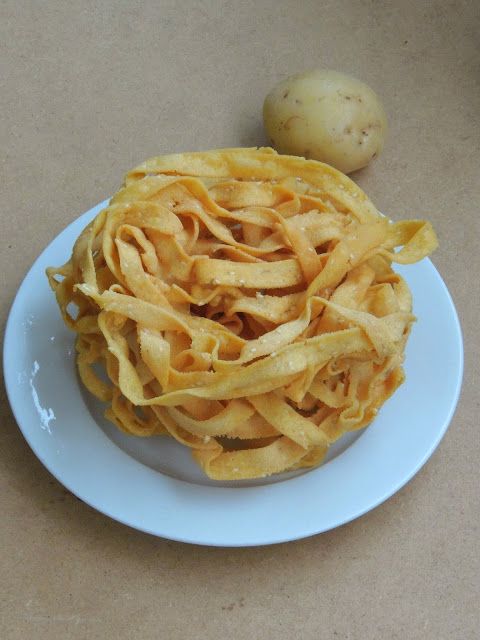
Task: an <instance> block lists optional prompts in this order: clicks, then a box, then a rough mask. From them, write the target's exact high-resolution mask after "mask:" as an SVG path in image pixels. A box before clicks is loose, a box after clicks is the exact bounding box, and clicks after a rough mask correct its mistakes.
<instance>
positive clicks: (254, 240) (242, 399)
mask: <svg viewBox="0 0 480 640" xmlns="http://www.w3.org/2000/svg"><path fill="white" fill-rule="evenodd" d="M436 246H437V240H436V237H435V234H434V231H433V229H432V227H431V225H430V224H429V223H428V222H423V221H419V220H407V221H402V222H393V223H392V222H389V221H388V220H387V219H386V218H384V217H383V216H381V215H380V214H379V212H378V211H377V210H376V209H375V207H374V206H373V204H372V203H371V202H370V200H369V199H368V198H367V196H366V195H365V194H364V193H363V192H362V191H361V190H360V189H359V188H358V187H357V186H356V185H355V184H354V183H353V182H352V181H351V180H350V179H349V178H347V177H346V176H345V175H343V174H341V173H339V172H338V171H336V170H334V169H332V168H331V167H329V166H328V165H324V164H321V163H319V162H316V161H313V160H304V159H302V158H298V157H290V156H281V155H277V154H276V153H275V152H274V151H273V150H272V149H268V148H262V149H225V150H220V151H210V152H205V153H185V154H175V155H168V156H163V157H158V158H152V159H151V160H147V161H146V162H145V163H143V164H141V165H140V166H139V167H137V168H136V169H133V170H132V171H130V172H129V173H128V174H127V175H126V177H125V182H124V186H123V187H122V189H120V191H119V192H118V193H117V194H116V195H115V196H114V197H113V198H112V200H111V201H110V203H109V206H108V207H107V208H106V209H104V210H103V211H101V212H100V213H99V214H98V215H97V217H96V218H95V220H93V222H91V223H90V224H89V225H88V226H87V227H86V229H85V230H84V231H83V232H82V234H81V235H80V237H79V238H78V240H77V241H76V243H75V246H74V248H73V253H72V256H71V258H70V260H69V261H68V262H67V263H66V264H65V265H63V266H62V267H59V268H53V267H50V268H48V269H47V275H48V278H49V282H50V286H51V288H52V289H53V291H54V292H55V294H56V298H57V302H58V304H59V307H60V309H61V312H62V315H63V319H64V321H65V323H66V325H67V326H68V327H70V328H71V329H73V330H74V331H75V332H76V333H77V334H78V336H77V342H76V349H77V352H78V357H77V362H78V371H79V374H80V377H81V379H82V381H83V383H84V385H85V386H86V387H87V389H89V391H90V392H91V393H93V394H94V395H95V396H96V397H97V398H98V399H100V400H102V401H104V402H106V403H108V405H109V406H108V408H107V410H106V414H105V415H106V416H107V418H108V419H110V420H111V421H112V422H114V423H115V424H116V425H117V427H118V428H119V429H121V430H122V431H124V432H125V433H127V434H132V435H136V436H151V435H153V434H165V435H169V436H171V437H173V438H175V439H176V440H178V441H179V442H181V443H182V444H184V445H186V446H188V447H190V448H191V452H192V456H193V458H194V460H195V461H196V462H197V463H198V464H199V465H200V466H201V467H202V469H204V471H205V473H206V474H207V475H208V476H209V477H211V478H214V479H218V480H234V479H243V478H258V477H263V476H266V475H270V474H274V473H280V472H283V471H287V470H292V469H298V468H304V467H312V466H315V465H318V464H319V462H320V461H321V460H322V458H323V456H324V455H325V453H326V451H327V450H328V447H329V446H330V444H331V443H332V442H334V441H335V440H337V439H338V438H340V437H341V436H342V435H343V434H344V433H345V432H347V431H350V430H353V429H360V428H362V427H365V426H366V425H368V424H369V423H370V422H371V421H372V420H373V419H374V417H375V415H376V414H377V412H378V410H379V408H380V407H381V406H382V404H383V403H384V402H385V401H386V400H387V399H388V398H389V397H390V396H391V395H392V394H393V393H394V392H395V390H396V389H397V388H398V387H399V385H400V384H402V382H403V380H404V377H405V376H404V372H403V369H402V366H401V364H402V362H403V359H404V349H405V344H406V341H407V338H408V334H409V331H410V328H411V325H412V323H413V322H414V320H415V318H414V316H413V315H412V299H411V294H410V291H409V289H408V286H407V285H406V283H405V281H404V280H403V279H402V278H401V277H400V276H399V275H398V274H396V273H394V271H393V270H392V267H391V263H392V262H397V263H400V264H410V263H413V262H416V261H418V260H421V259H422V258H424V257H425V256H427V255H428V254H429V253H431V252H432V251H433V250H434V249H435V248H436ZM398 247H402V248H401V249H400V250H398V251H395V249H396V248H398ZM72 308H75V311H72ZM98 364H100V365H102V366H103V367H104V369H105V370H106V373H107V374H108V379H109V383H106V382H104V381H103V380H102V379H101V377H99V375H98V370H96V367H97V365H98Z"/></svg>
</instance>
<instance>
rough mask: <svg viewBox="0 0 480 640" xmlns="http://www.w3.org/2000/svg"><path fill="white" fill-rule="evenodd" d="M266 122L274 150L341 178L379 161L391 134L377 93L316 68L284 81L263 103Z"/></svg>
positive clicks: (360, 83)
mask: <svg viewBox="0 0 480 640" xmlns="http://www.w3.org/2000/svg"><path fill="white" fill-rule="evenodd" d="M263 122H264V125H265V130H266V132H267V135H268V136H269V138H270V141H271V144H272V146H273V147H274V148H275V149H276V150H277V151H278V152H279V153H284V154H289V155H296V156H304V157H305V158H313V159H314V160H320V161H321V162H326V163H327V164H330V165H332V166H333V167H335V168H336V169H338V170H340V171H342V172H343V173H350V172H351V171H355V170H356V169H361V168H362V167H365V166H366V165H367V164H369V162H370V161H371V160H372V159H373V158H375V157H376V156H378V155H379V154H380V153H381V151H382V149H383V146H384V143H385V138H386V134H387V120H386V116H385V111H384V109H383V106H382V103H381V102H380V100H379V98H378V97H377V95H376V94H375V93H374V92H373V90H372V89H371V88H370V87H368V86H367V85H366V84H364V83H363V82H360V81H359V80H357V79H356V78H352V77H351V76H348V75H346V74H344V73H339V72H337V71H330V70H328V69H318V70H316V71H311V72H307V73H299V74H297V75H294V76H290V77H289V78H287V79H286V80H283V81H282V82H280V83H279V84H277V86H276V87H274V88H273V89H272V91H271V92H270V93H269V94H268V96H267V97H266V98H265V102H264V105H263Z"/></svg>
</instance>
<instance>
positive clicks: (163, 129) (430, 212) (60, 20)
mask: <svg viewBox="0 0 480 640" xmlns="http://www.w3.org/2000/svg"><path fill="white" fill-rule="evenodd" d="M479 17H480V11H479V5H478V3H476V2H466V1H461V0H456V1H455V0H452V1H445V0H442V1H431V0H421V1H420V2H414V1H413V0H402V1H400V0H397V1H396V2H390V3H376V2H370V1H369V2H367V1H365V0H363V1H361V2H355V1H354V0H337V1H336V2H322V3H319V2H316V1H314V0H298V2H288V1H287V0H279V1H278V2H272V1H270V0H269V1H267V0H257V1H256V2H253V1H250V0H245V1H244V2H238V3H234V2H227V1H226V0H217V1H216V2H215V1H214V0H200V1H197V2H193V1H190V0H187V1H186V2H184V3H178V2H174V1H173V0H161V1H160V2H156V3H153V2H152V3H139V2H125V1H123V0H122V1H117V2H114V1H113V0H105V1H104V2H102V3H97V2H86V1H82V2H78V3H65V2H60V1H58V0H52V1H51V2H48V3H44V2H40V1H39V0H32V1H30V2H26V1H23V2H13V1H11V0H7V1H6V2H4V3H3V4H2V7H1V9H0V18H1V20H0V34H1V37H0V43H1V44H0V47H1V49H2V55H1V56H0V61H1V62H0V64H1V87H2V91H1V94H0V104H1V109H2V114H3V118H2V124H1V133H0V135H1V143H2V149H3V157H2V197H3V206H2V207H1V211H0V216H1V223H2V237H3V245H2V252H1V258H0V259H1V272H2V288H1V304H0V308H1V328H2V332H3V329H4V326H5V322H6V318H7V314H8V310H9V307H10V305H11V303H12V301H13V298H14V296H15V292H16V290H17V288H18V286H19V285H20V283H21V281H22V279H23V277H24V276H25V274H26V272H27V271H28V269H29V267H30V266H31V264H32V262H33V260H34V259H35V257H36V256H37V255H38V254H39V253H40V252H41V251H42V250H43V248H44V247H45V246H46V245H47V244H48V243H49V242H50V241H51V240H52V238H53V237H54V236H56V235H57V233H58V232H59V231H60V230H61V229H63V228H64V227H65V226H66V225H67V224H69V223H70V222H71V221H72V220H74V219H75V218H76V217H77V216H78V215H80V214H81V213H83V212H84V211H86V210H87V209H89V208H90V207H91V206H93V205H95V204H97V203H98V202H101V201H102V200H104V199H105V198H108V197H109V196H110V195H112V194H113V193H114V192H115V191H116V190H117V188H118V186H119V184H120V182H121V180H122V178H123V175H124V173H125V172H126V171H127V170H128V169H130V168H131V167H132V166H134V165H135V164H137V163H138V162H140V161H142V160H143V159H145V158H147V157H150V156H153V155H159V154H162V153H168V152H173V151H188V150H201V149H211V148H217V147H229V146H242V145H259V144H260V145H261V144H264V143H265V142H266V141H265V139H264V134H263V130H262V123H261V107H262V102H263V98H264V95H265V94H266V93H267V92H268V91H269V90H270V88H271V87H272V86H273V84H275V83H276V82H277V81H278V80H280V79H282V78H284V77H286V76H288V75H289V74H291V73H295V72H297V71H300V70H304V69H308V68H313V67H317V66H327V67H330V68H334V69H338V70H340V71H344V72H347V73H352V74H354V75H357V76H358V77H359V78H361V79H362V80H363V81H365V82H367V83H369V84H370V85H371V86H372V87H373V88H374V89H375V90H376V91H377V93H378V94H379V95H380V97H381V99H382V100H383V103H384V105H385V108H386V111H387V114H388V116H389V137H388V141H387V145H386V147H385V150H384V152H383V154H382V156H381V157H380V158H379V159H378V160H377V161H376V162H375V163H374V164H373V165H372V166H371V167H369V168H367V169H364V170H362V171H360V172H357V173H356V174H354V175H353V176H352V177H353V178H354V179H355V180H356V181H357V182H358V183H359V185H360V186H361V187H362V188H363V189H365V190H366V191H367V193H368V194H369V195H370V196H371V198H372V199H373V201H374V202H375V204H376V205H377V206H378V208H379V209H380V210H381V211H383V212H385V213H388V214H389V215H390V217H392V218H393V219H400V218H402V217H426V218H428V219H430V221H431V222H432V223H433V225H434V227H435V229H436V231H437V233H438V236H439V239H440V248H439V249H438V250H437V252H436V253H435V255H434V257H433V262H434V264H435V265H436V267H437V268H438V269H439V271H440V273H441V274H442V276H443V278H444V280H445V282H446V284H447V286H448V287H449V289H450V291H451V294H452V296H453V298H454V301H455V304H456V305H457V309H458V312H459V316H460V320H461V324H462V329H463V333H464V340H465V355H466V361H465V377H464V384H463V390H462V395H461V398H460V403H459V405H458V409H457V412H456V414H455V416H454V419H453V421H452V423H451V426H450V428H449V430H448V431H447V434H446V436H445V438H444V439H443V440H442V442H441V444H440V446H439V447H438V449H437V450H436V452H435V453H434V455H433V456H432V458H431V459H430V460H429V461H428V463H427V464H426V465H425V467H424V468H423V469H422V470H421V471H420V473H418V474H417V475H416V476H415V478H414V479H413V480H411V481H410V482H409V483H408V484H407V485H406V486H405V487H404V488H403V489H402V490H401V491H399V492H398V493H397V494H396V495H395V496H393V497H392V498H391V499H390V500H388V501H387V502H386V503H384V504H383V505H381V506H380V507H378V508H377V509H375V510H374V511H372V512H370V513H368V514H367V515H365V516H363V517H362V518H360V519H358V520H357V521H355V522H352V523H350V524H347V525H345V526H343V527H341V528H339V529H336V530H334V531H331V532H329V533H326V534H323V535H320V536H315V537H313V538H309V539H306V540H302V541H298V542H291V543H288V544H283V545H278V546H272V547H264V548H250V549H233V550H229V549H214V548H201V547H195V546H188V545H182V544H177V543H173V542H169V541H165V540H162V539H157V538H154V537H150V536H148V535H145V534H142V533H139V532H137V531H134V530H131V529H128V528H126V527H124V526H122V525H120V524H118V523H116V522H113V521H111V520H109V519H107V518H106V517H104V516H103V515H101V514H99V513H97V512H95V511H94V510H93V509H91V508H90V507H88V506H87V505H85V504H83V503H82V502H80V501H78V500H77V499H76V498H75V497H74V496H72V495H71V494H70V493H68V492H67V491H66V490H65V489H63V487H62V486H61V485H60V484H59V483H58V482H57V481H56V480H54V479H53V478H52V477H51V476H50V475H49V473H48V472H47V471H46V470H45V469H44V468H43V466H42V465H41V463H40V462H39V461H38V460H37V459H36V458H35V456H34V455H33V453H32V452H31V451H30V449H29V448H28V446H27V445H26V443H25V441H24V439H23V437H22V435H21V434H20V431H19V430H18V428H17V426H16V424H15V421H14V419H13V417H12V415H11V412H10V409H9V406H8V403H7V400H6V398H5V392H4V389H3V386H2V390H1V394H2V395H1V401H0V411H1V414H0V415H1V424H2V430H1V434H0V441H1V449H0V456H1V464H0V491H1V498H2V511H1V527H2V545H1V548H0V580H1V584H2V589H1V592H0V606H1V611H0V636H1V637H2V638H5V639H6V640H17V639H22V640H24V639H25V638H38V639H43V638H51V637H60V638H65V639H67V640H70V639H77V638H79V639H80V638H89V639H93V640H94V639H96V638H104V637H115V638H118V639H122V638H131V637H133V636H134V635H136V636H138V637H141V638H145V639H149V638H159V637H168V638H173V639H176V638H178V639H183V638H192V637H198V638H205V639H210V638H212V639H213V638H220V637H228V636H230V637H235V638H236V639H237V640H243V639H244V638H245V639H246V638H249V639H256V638H262V640H270V639H273V638H287V637H302V638H304V639H308V640H309V639H312V640H313V639H314V638H320V637H321V638H325V639H330V638H331V639H332V640H336V639H337V638H338V639H339V640H340V639H342V638H343V639H349V640H356V639H357V638H368V639H370V640H371V639H377V638H378V639H383V638H392V639H396V638H398V639H404V638H412V639H416V638H420V637H421V638H428V639H430V638H431V639H434V638H435V639H436V640H442V639H444V638H445V639H447V638H449V639H450V638H455V639H456V638H458V639H461V640H469V639H470V638H472V639H474V638H477V637H478V622H479V620H478V609H477V604H478V594H479V590H480V583H479V575H480V571H479V557H480V556H479V554H478V539H479V530H478V528H479V524H478V523H479V515H480V513H479V511H480V510H479V492H478V484H479V476H478V463H477V452H478V450H479V446H480V442H479V440H480V437H479V431H478V424H477V422H478V421H477V416H478V410H479V406H480V403H479V399H478V390H477V384H476V381H477V380H478V378H479V376H480V371H479V361H480V354H479V344H480V343H479V341H478V337H477V329H478V316H479V311H480V309H479V300H480V295H479V293H480V292H479V287H478V275H477V274H478V270H479V267H480V263H479V257H478V249H477V243H478V240H479V238H480V229H479V221H480V215H479V208H480V188H479V180H478V173H479V162H478V159H479V146H480V134H479V131H480V130H479V127H478V122H479V118H480V112H479V105H480V84H479V81H478V78H479V71H480V69H479V66H480V65H479V60H480V51H479V47H478V42H479V41H480V24H479ZM432 312H433V313H434V312H435V310H432ZM439 348H441V345H439Z"/></svg>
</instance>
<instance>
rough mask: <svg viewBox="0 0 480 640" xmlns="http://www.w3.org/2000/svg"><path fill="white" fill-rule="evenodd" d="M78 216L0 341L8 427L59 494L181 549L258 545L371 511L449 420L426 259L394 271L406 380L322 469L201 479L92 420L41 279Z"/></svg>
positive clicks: (443, 347)
mask: <svg viewBox="0 0 480 640" xmlns="http://www.w3.org/2000/svg"><path fill="white" fill-rule="evenodd" d="M106 204H108V202H104V203H101V204H100V205H98V206H97V207H95V208H94V209H92V210H91V211H88V212H87V213H85V214H84V215H83V216H81V217H80V218H79V219H77V220H76V221H75V222H74V223H73V224H71V225H70V226H69V227H68V228H67V229H65V230H64V231H63V232H62V233H61V234H60V235H59V236H58V237H57V238H55V240H54V241H53V242H52V243H51V244H50V245H49V246H48V247H47V249H45V251H44V252H43V253H42V255H41V256H40V257H39V258H38V260H37V261H36V262H35V264H34V265H33V267H32V269H31V270H30V272H29V273H28V275H27V276H26V278H25V280H24V282H23V284H22V285H21V287H20V289H19V291H18V294H17V296H16V299H15V302H14V304H13V306H12V309H11V312H10V316H9V320H8V324H7V328H6V333H5V344H4V370H5V381H6V387H7V392H8V396H9V399H10V403H11V406H12V409H13V412H14V414H15V417H16V420H17V422H18V424H19V426H20V429H21V430H22V432H23V434H24V436H25V438H26V440H27V441H28V443H29V445H30V446H31V448H32V449H33V451H34V452H35V454H36V455H37V456H38V458H39V459H40V460H41V462H42V463H43V464H44V465H45V467H46V468H47V469H48V470H49V471H50V472H51V473H52V474H53V475H54V476H55V477H56V478H57V479H58V480H59V481H60V482H61V483H62V484H63V485H64V486H65V487H67V488H68V489H69V490H70V491H72V492H73V493H74V494H76V495H77V496H78V497H79V498H81V499H82V500H84V501H85V502H86V503H87V504H89V505H91V506H92V507H94V508H95V509H98V510H99V511H101V512H102V513H104V514H106V515H108V516H110V517H111V518H114V519H115V520H118V521H120V522H123V523H125V524H127V525H130V526H131V527H135V528H137V529H140V530H143V531H147V532H149V533H152V534H154V535H157V536H162V537H165V538H169V539H172V540H180V541H183V542H189V543H196V544H203V545H215V546H248V545H264V544H273V543H279V542H284V541H288V540H295V539H298V538H303V537H306V536H311V535H314V534H317V533H321V532H323V531H327V530H328V529H332V528H333V527H337V526H339V525H341V524H343V523H345V522H348V521H350V520H353V519H354V518H356V517H358V516H360V515H361V514H363V513H365V512H367V511H369V510H370V509H372V508H373V507H375V506H377V505H379V504H380V503H381V502H383V501H384V500H386V499H387V498H388V497H389V496H391V495H392V494H393V493H395V492H396V491H398V489H400V487H402V486H403V485H404V484H405V483H406V482H407V481H408V480H409V479H410V478H411V477H412V476H413V475H414V474H415V473H416V472H417V471H418V470H419V469H420V468H421V467H422V465H423V464H424V463H425V462H426V461H427V459H428V458H429V457H430V455H431V454H432V452H433V451H434V449H435V448H436V446H437V445H438V443H439V441H440V440H441V438H442V436H443V434H444V433H445V430H446V429H447V427H448V424H449V422H450V420H451V417H452V415H453V412H454V410H455V406H456V403H457V400H458V395H459V391H460V386H461V379H462V372H463V349H462V338H461V331H460V326H459V322H458V318H457V314H456V311H455V308H454V305H453V302H452V300H451V297H450V295H449V293H448V291H447V288H446V286H445V284H444V283H443V281H442V279H441V277H440V275H439V274H438V272H437V271H436V269H435V267H434V266H433V264H432V263H431V261H430V260H428V259H425V260H423V261H422V262H420V263H418V264H416V265H412V266H409V267H406V268H402V267H398V266H397V267H396V269H397V271H399V272H400V273H401V274H402V275H403V276H404V277H405V279H406V280H407V282H408V284H409V286H410V288H411V290H412V293H413V299H414V313H415V314H416V316H417V317H418V322H417V323H415V325H414V327H413V330H412V333H411V337H410V339H409V342H408V346H407V350H406V365H405V370H406V374H407V381H406V382H405V384H404V385H403V386H402V387H400V389H399V390H398V391H397V393H396V394H395V395H394V396H393V397H392V398H391V399H390V400H389V401H388V402H387V403H386V404H385V405H384V407H383V408H382V409H381V411H380V413H379V415H378V417H377V418H376V419H375V421H374V422H373V423H372V424H371V425H370V426H369V427H368V428H367V429H364V430H363V431H361V432H355V433H354V434H349V435H348V436H345V437H344V438H342V439H341V440H340V441H338V442H337V443H336V444H335V445H334V446H333V447H332V448H331V450H330V451H329V455H328V458H327V459H326V462H325V464H323V466H321V467H319V468H317V469H315V470H313V471H307V472H305V471H303V472H297V473H295V474H283V475H280V476H278V477H274V478H269V479H267V480H262V481H250V482H246V481H244V482H239V483H228V482H227V483H215V482H213V481H210V480H208V479H207V478H205V476H204V475H203V474H202V472H201V471H200V470H199V469H198V468H197V467H196V465H195V464H194V463H193V461H192V460H191V459H190V454H189V451H188V450H187V449H186V448H184V447H182V446H181V445H178V444H177V443H176V442H172V441H171V440H170V439H167V438H165V437H162V436H156V437H153V438H149V439H142V438H135V437H127V436H124V435H123V434H122V433H120V432H119V431H118V430H117V429H116V428H115V427H113V426H112V425H111V424H110V423H108V422H107V421H106V420H105V419H104V418H103V409H104V407H103V406H101V403H98V402H97V401H96V400H94V399H92V398H91V397H90V396H89V394H88V393H86V392H84V390H83V389H82V387H81V385H80V384H79V380H78V378H77V374H76V369H75V352H74V334H73V333H72V332H71V331H69V330H68V329H67V328H66V327H65V326H64V325H63V322H62V319H61V316H60V313H59V310H58V307H57V305H56V302H55V298H54V295H53V293H52V292H51V290H50V288H49V286H48V283H47V279H46V276H45V268H46V267H47V266H51V265H55V266H58V265H60V264H63V263H64V262H65V261H66V260H68V258H69V257H70V253H71V249H72V246H73V243H74V241H75V239H76V238H77V236H78V235H79V233H80V232H81V231H82V229H83V228H84V227H85V226H86V224H87V223H88V222H89V221H90V220H91V219H92V218H93V217H94V216H95V215H96V214H97V213H98V212H99V211H100V210H101V209H102V208H103V207H104V206H106Z"/></svg>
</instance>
